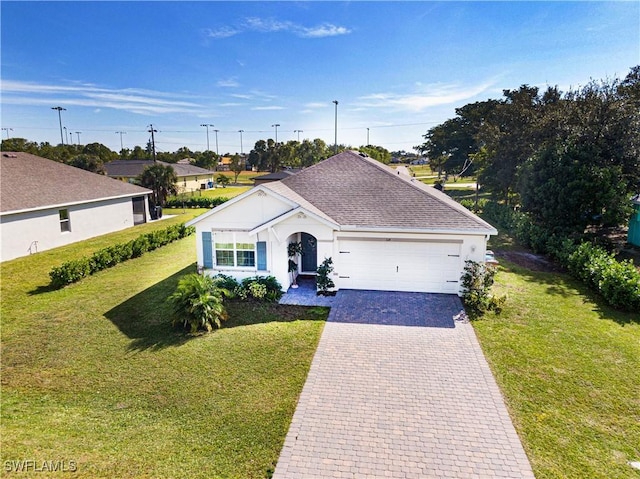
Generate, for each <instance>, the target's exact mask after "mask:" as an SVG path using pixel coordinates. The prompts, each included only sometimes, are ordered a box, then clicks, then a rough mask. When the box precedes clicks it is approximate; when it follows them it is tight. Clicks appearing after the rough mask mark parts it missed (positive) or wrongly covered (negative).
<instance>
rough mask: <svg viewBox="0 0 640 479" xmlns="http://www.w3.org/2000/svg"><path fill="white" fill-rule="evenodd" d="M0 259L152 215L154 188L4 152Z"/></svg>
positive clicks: (114, 228) (1, 159)
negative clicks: (152, 191)
mask: <svg viewBox="0 0 640 479" xmlns="http://www.w3.org/2000/svg"><path fill="white" fill-rule="evenodd" d="M0 167H1V168H0V171H1V174H2V176H1V178H2V187H1V188H0V229H1V234H0V236H1V239H2V247H1V252H2V253H1V255H2V256H1V258H0V260H1V261H7V260H10V259H13V258H18V257H20V256H26V255H28V254H31V253H36V252H38V251H44V250H48V249H51V248H55V247H57V246H62V245H66V244H69V243H74V242H76V241H80V240H84V239H87V238H91V237H94V236H99V235H103V234H106V233H111V232H113V231H118V230H122V229H124V228H128V227H129V226H133V225H135V224H139V223H145V222H146V221H147V220H148V218H149V214H148V212H149V201H148V195H149V194H151V191H150V190H148V189H146V188H141V187H139V186H135V185H130V184H127V183H122V182H121V181H116V180H113V179H111V178H107V177H105V176H103V175H98V174H96V173H91V172H89V171H85V170H81V169H79V168H74V167H73V166H69V165H65V164H63V163H58V162H55V161H51V160H47V159H46V158H41V157H39V156H35V155H31V154H28V153H12V152H3V153H2V156H0Z"/></svg>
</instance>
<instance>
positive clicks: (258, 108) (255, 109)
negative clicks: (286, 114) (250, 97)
mask: <svg viewBox="0 0 640 479" xmlns="http://www.w3.org/2000/svg"><path fill="white" fill-rule="evenodd" d="M251 109H252V110H254V111H268V110H284V109H285V108H284V107H283V106H275V105H272V106H255V107H253V108H251Z"/></svg>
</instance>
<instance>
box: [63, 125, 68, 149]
mask: <svg viewBox="0 0 640 479" xmlns="http://www.w3.org/2000/svg"><path fill="white" fill-rule="evenodd" d="M62 128H63V130H64V137H65V139H66V141H67V144H69V139H68V138H67V127H66V126H63V127H62ZM62 144H63V145H64V141H63V142H62Z"/></svg>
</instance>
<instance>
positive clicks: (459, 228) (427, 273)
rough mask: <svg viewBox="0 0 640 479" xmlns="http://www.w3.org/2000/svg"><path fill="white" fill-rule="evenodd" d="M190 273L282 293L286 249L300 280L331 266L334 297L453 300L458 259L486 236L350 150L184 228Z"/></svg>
mask: <svg viewBox="0 0 640 479" xmlns="http://www.w3.org/2000/svg"><path fill="white" fill-rule="evenodd" d="M187 224H188V225H194V226H195V227H196V232H197V240H196V243H197V257H198V267H199V268H202V269H204V271H205V272H206V273H207V274H210V275H215V274H218V273H223V274H226V275H231V276H234V277H235V278H237V279H242V278H245V277H249V276H253V275H273V276H275V277H276V278H277V280H278V281H279V282H280V283H281V284H282V286H283V288H285V289H286V288H288V287H289V286H290V284H291V278H290V275H289V273H288V258H287V246H288V244H289V243H291V242H297V241H300V242H302V246H303V250H304V252H303V254H302V257H301V258H297V263H298V265H299V269H300V272H301V273H309V274H315V272H316V269H317V267H318V265H319V264H320V263H321V262H322V261H323V260H324V259H325V258H332V260H333V266H334V268H335V269H334V272H333V277H332V279H333V281H334V282H335V284H336V287H337V288H338V289H340V288H345V289H371V290H395V291H423V292H433V293H459V292H460V277H461V275H462V273H463V270H464V266H465V261H466V260H474V261H479V262H481V261H484V258H485V251H486V244H487V239H488V238H489V236H490V235H495V234H497V231H496V229H495V228H494V227H493V226H491V225H490V224H488V223H486V222H485V221H483V220H482V219H480V218H478V217H477V216H475V215H474V214H473V213H471V212H470V211H469V210H467V209H466V208H464V207H463V206H461V205H460V204H459V203H457V202H456V201H454V200H452V199H451V198H449V197H448V196H447V195H445V194H443V193H441V192H439V191H437V190H435V189H434V188H432V187H429V186H426V185H424V184H423V183H421V182H419V181H417V180H414V179H412V178H410V177H407V176H406V175H398V174H397V173H396V171H395V170H393V169H391V168H389V167H387V166H385V165H383V164H381V163H379V162H377V161H375V160H373V159H372V158H369V157H365V156H363V155H360V154H358V153H357V152H353V151H345V152H342V153H340V154H338V155H336V156H333V157H331V158H329V159H327V160H324V161H322V162H320V163H317V164H316V165H314V166H311V167H309V168H306V169H304V170H302V171H300V172H299V173H297V174H295V175H291V176H289V177H288V178H285V179H284V180H281V181H275V182H271V183H265V184H262V185H258V186H256V187H254V188H252V189H251V190H249V191H247V192H246V193H243V194H242V195H240V196H237V197H235V198H233V199H231V200H229V201H227V202H226V203H224V204H222V205H220V206H218V207H216V208H214V209H212V210H211V211H209V212H207V213H205V214H203V215H201V216H200V217H198V218H196V219H194V220H192V221H190V222H189V223H187Z"/></svg>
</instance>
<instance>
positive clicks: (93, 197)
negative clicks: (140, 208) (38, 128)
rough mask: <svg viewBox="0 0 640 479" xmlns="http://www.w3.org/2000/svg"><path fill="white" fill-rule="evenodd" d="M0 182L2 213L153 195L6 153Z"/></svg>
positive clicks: (38, 159)
mask: <svg viewBox="0 0 640 479" xmlns="http://www.w3.org/2000/svg"><path fill="white" fill-rule="evenodd" d="M0 181H1V185H0V212H2V213H8V212H14V211H23V210H36V209H42V208H46V207H49V206H58V205H70V204H78V203H88V202H92V201H98V200H102V199H107V198H119V197H127V196H140V195H147V194H149V193H151V191H150V190H148V189H146V188H141V187H140V186H136V185H131V184H129V183H125V182H123V181H118V180H114V179H112V178H108V177H106V176H103V175H98V174H96V173H91V172H90V171H85V170H82V169H80V168H75V167H73V166H69V165H65V164H63V163H58V162H56V161H52V160H47V159H46V158H42V157H40V156H36V155H31V154H29V153H16V152H2V155H1V156H0Z"/></svg>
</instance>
